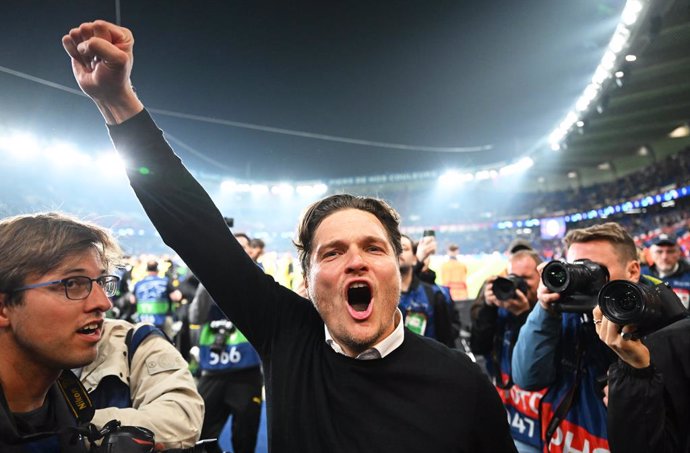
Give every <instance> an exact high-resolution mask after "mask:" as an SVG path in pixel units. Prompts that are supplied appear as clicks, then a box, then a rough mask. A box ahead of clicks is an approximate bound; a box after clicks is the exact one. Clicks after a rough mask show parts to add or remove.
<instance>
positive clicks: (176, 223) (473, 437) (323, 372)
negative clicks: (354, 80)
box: [63, 21, 515, 453]
mask: <svg viewBox="0 0 690 453" xmlns="http://www.w3.org/2000/svg"><path fill="white" fill-rule="evenodd" d="M63 45H64V47H65V49H66V51H67V52H68V54H69V55H70V56H71V57H72V67H73V70H74V73H75V77H76V79H77V82H78V83H79V85H80V87H81V88H82V90H83V91H84V92H85V93H86V94H87V95H89V96H90V97H91V98H92V99H93V100H94V101H95V102H96V105H97V106H98V108H99V110H100V111H101V113H102V114H103V116H104V118H105V119H106V122H107V123H108V125H109V128H110V133H111V137H112V139H113V141H114V143H115V146H116V148H117V149H118V151H119V152H120V153H122V154H123V155H124V156H126V157H127V159H128V161H129V162H132V166H131V167H130V168H128V176H129V178H130V184H131V186H132V188H133V189H134V191H135V193H136V195H137V197H138V198H139V200H140V202H141V203H142V205H143V207H144V209H145V210H146V212H147V214H148V216H149V217H150V218H151V220H152V222H153V223H154V225H155V226H156V228H157V229H158V231H159V232H160V234H161V237H162V238H163V240H164V241H165V242H166V243H167V244H168V245H169V246H171V247H172V248H174V249H175V250H176V251H177V252H178V253H179V254H180V256H181V257H182V259H183V260H184V261H185V263H187V264H188V265H189V267H190V269H191V270H192V271H193V272H194V274H195V275H197V276H198V277H199V280H200V281H201V282H202V283H203V284H204V286H205V287H206V288H207V289H208V291H209V293H210V294H211V296H212V297H213V299H215V300H216V301H219V302H220V307H221V309H222V310H223V312H225V314H226V315H227V316H228V318H229V319H230V320H232V321H233V323H235V325H237V327H238V328H239V329H240V330H241V331H242V332H243V333H244V334H245V336H246V337H247V338H248V339H249V341H250V342H251V343H252V344H253V345H254V347H255V348H256V350H257V351H258V352H259V354H260V356H261V359H262V361H263V366H264V373H265V382H266V390H267V413H268V426H269V448H270V449H271V451H273V452H288V453H292V452H314V453H326V452H327V453H337V452H355V451H359V452H396V453H397V452H420V453H421V452H425V453H426V452H500V451H515V447H514V445H513V442H512V440H511V439H510V435H509V433H508V425H507V422H506V415H505V411H504V410H503V408H502V406H501V402H500V400H499V398H498V396H497V395H496V392H495V391H494V390H493V389H492V387H491V385H490V384H489V382H488V380H487V379H486V378H485V377H484V376H483V375H482V374H481V372H480V371H479V369H478V368H477V367H476V366H475V365H474V364H472V363H471V361H470V360H469V359H468V358H467V357H466V356H464V355H463V354H462V353H460V352H457V351H453V350H451V349H448V348H446V347H445V346H443V345H440V344H438V343H437V342H435V341H433V340H430V339H426V338H423V337H420V336H417V335H415V334H412V333H411V332H409V331H407V330H405V329H404V328H403V325H402V322H401V319H400V313H399V311H398V310H397V308H396V307H397V303H398V298H399V295H400V274H399V269H398V256H399V254H400V251H401V246H400V232H399V229H398V216H397V213H395V211H394V210H393V209H391V208H390V207H389V206H388V205H387V204H386V203H385V202H382V201H380V200H376V199H372V198H362V197H353V196H349V195H335V196H331V197H328V198H326V199H324V200H321V201H319V202H317V203H315V204H313V205H312V206H311V207H310V208H309V209H308V211H307V212H306V214H305V216H304V218H303V220H302V223H301V225H300V228H299V236H298V239H297V246H298V248H299V252H300V259H301V262H302V268H303V271H304V276H305V286H306V288H307V292H308V296H309V299H310V300H307V299H304V298H302V297H300V296H299V295H298V294H296V293H294V292H292V291H291V290H289V289H287V288H285V287H282V286H281V285H279V284H278V283H276V282H275V281H274V280H273V279H272V278H271V277H270V276H268V275H266V274H264V273H263V272H262V271H261V269H259V268H258V267H257V266H256V265H255V264H254V262H253V261H252V260H251V258H250V257H249V256H247V254H246V253H244V251H243V250H242V248H241V247H240V246H239V244H238V243H237V241H236V240H235V238H234V237H233V236H232V233H231V232H230V231H229V230H228V228H227V226H226V224H225V222H224V220H223V217H222V215H221V214H220V212H219V211H218V209H217V208H216V207H215V205H214V204H213V202H212V201H211V199H210V197H209V196H208V194H207V193H206V192H205V191H204V190H203V188H202V187H201V186H200V185H199V183H198V182H197V181H196V180H195V179H194V178H193V177H192V176H191V174H189V172H188V171H187V170H186V169H185V167H184V166H183V165H182V163H181V162H180V160H179V158H178V157H177V156H176V155H175V154H174V153H173V152H172V150H171V149H170V147H169V145H168V144H167V143H166V142H165V140H163V138H162V132H161V131H160V130H159V129H158V128H157V127H156V125H155V124H154V123H153V121H152V119H151V117H150V116H149V115H148V112H146V111H145V110H144V107H143V104H141V102H140V101H139V100H138V98H137V96H136V94H135V93H134V91H133V90H132V87H131V84H130V82H129V77H130V72H131V68H132V46H133V38H132V34H131V32H130V31H129V30H127V29H125V28H122V27H118V26H115V25H113V24H109V23H107V22H103V21H96V22H93V23H85V24H82V25H81V26H80V27H78V28H75V29H72V30H71V31H70V33H69V35H67V36H65V37H63ZM142 167H145V168H147V169H148V171H146V172H140V171H139V169H140V168H142ZM230 301H231V302H230ZM324 326H325V327H324Z"/></svg>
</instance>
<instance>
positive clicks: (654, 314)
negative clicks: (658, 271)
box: [598, 280, 685, 337]
mask: <svg viewBox="0 0 690 453" xmlns="http://www.w3.org/2000/svg"><path fill="white" fill-rule="evenodd" d="M598 299H599V307H600V308H601V311H602V313H603V314H604V316H606V318H607V319H608V320H609V321H611V322H613V323H614V324H618V325H619V326H624V325H628V324H631V325H635V326H637V330H636V332H635V333H636V336H638V337H640V336H644V335H646V334H648V333H650V332H653V331H655V330H657V329H660V328H661V327H663V326H665V325H667V324H670V323H671V322H674V321H675V320H677V319H679V317H682V316H684V315H685V308H684V307H683V304H682V302H681V301H680V299H678V296H676V295H675V293H674V292H673V291H672V290H671V289H670V288H669V287H668V286H666V284H664V283H659V284H656V285H645V284H638V283H633V282H629V281H627V280H613V281H611V282H609V283H607V284H606V285H604V287H603V288H601V291H600V292H599V297H598Z"/></svg>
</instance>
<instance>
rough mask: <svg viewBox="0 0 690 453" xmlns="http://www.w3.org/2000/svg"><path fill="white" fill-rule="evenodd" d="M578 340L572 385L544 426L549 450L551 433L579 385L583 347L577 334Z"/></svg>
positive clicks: (568, 408) (556, 426)
mask: <svg viewBox="0 0 690 453" xmlns="http://www.w3.org/2000/svg"><path fill="white" fill-rule="evenodd" d="M579 337H580V338H579V341H578V342H577V345H576V346H575V357H576V358H575V374H574V376H573V385H572V386H571V387H570V389H569V390H568V392H567V393H566V395H565V396H564V397H563V399H562V400H561V403H560V404H559V405H558V407H557V408H556V410H555V411H554V413H553V417H551V420H549V424H548V426H547V427H546V432H545V434H544V442H546V450H547V451H551V439H552V437H553V434H554V433H555V432H556V430H557V429H558V425H560V424H561V422H562V421H563V419H564V418H565V416H566V414H567V413H568V411H569V410H570V408H571V407H572V405H573V400H574V399H575V394H576V393H577V389H578V388H579V387H580V378H581V377H582V372H581V368H582V354H583V352H584V347H583V346H582V343H583V341H582V338H581V335H579Z"/></svg>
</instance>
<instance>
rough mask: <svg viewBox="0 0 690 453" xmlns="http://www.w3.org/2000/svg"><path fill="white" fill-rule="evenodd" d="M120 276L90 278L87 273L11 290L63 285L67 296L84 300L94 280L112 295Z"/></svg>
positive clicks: (89, 292) (115, 290)
mask: <svg viewBox="0 0 690 453" xmlns="http://www.w3.org/2000/svg"><path fill="white" fill-rule="evenodd" d="M119 281H120V277H118V276H117V275H101V276H100V277H96V278H90V277H87V276H85V275H77V276H75V277H67V278H63V279H62V280H53V281H52V282H43V283H34V284H33V285H26V286H20V287H19V288H15V289H13V290H12V291H11V292H13V293H15V292H18V291H25V290H27V289H34V288H42V287H44V286H52V285H62V286H63V287H64V288H65V296H67V298H68V299H71V300H82V299H86V298H87V297H89V294H91V289H92V288H93V282H96V283H98V286H100V287H101V288H103V291H104V292H105V295H106V296H108V297H112V296H114V295H115V293H116V292H117V284H118V282H119Z"/></svg>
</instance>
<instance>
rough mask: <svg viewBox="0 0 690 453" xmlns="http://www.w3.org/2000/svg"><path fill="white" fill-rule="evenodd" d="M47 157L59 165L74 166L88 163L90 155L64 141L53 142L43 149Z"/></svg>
mask: <svg viewBox="0 0 690 453" xmlns="http://www.w3.org/2000/svg"><path fill="white" fill-rule="evenodd" d="M44 152H45V154H47V157H48V158H49V159H51V160H52V161H53V162H55V163H56V164H57V165H60V166H64V167H67V166H74V165H75V164H81V165H88V164H89V163H91V156H89V155H86V154H84V153H81V152H79V151H78V150H77V149H76V148H75V147H74V145H72V144H70V143H64V142H55V143H53V144H51V145H49V146H48V147H47V148H45V150H44Z"/></svg>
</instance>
